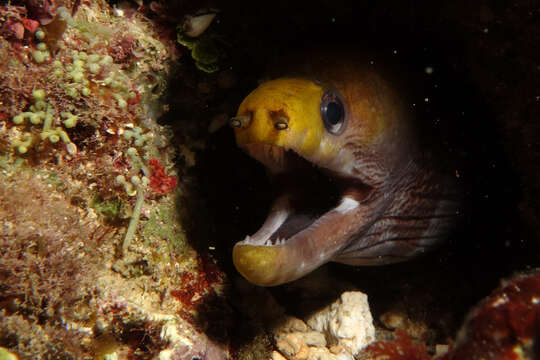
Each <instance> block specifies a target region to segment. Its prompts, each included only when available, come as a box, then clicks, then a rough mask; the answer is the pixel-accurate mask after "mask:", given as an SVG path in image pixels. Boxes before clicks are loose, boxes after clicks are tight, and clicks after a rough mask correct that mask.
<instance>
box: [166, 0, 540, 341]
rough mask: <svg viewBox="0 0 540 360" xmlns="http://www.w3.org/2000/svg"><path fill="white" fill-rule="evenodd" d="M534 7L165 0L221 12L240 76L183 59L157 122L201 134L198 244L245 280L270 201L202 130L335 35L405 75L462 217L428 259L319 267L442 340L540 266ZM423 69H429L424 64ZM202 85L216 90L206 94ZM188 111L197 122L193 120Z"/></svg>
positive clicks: (229, 56)
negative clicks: (503, 287)
mask: <svg viewBox="0 0 540 360" xmlns="http://www.w3.org/2000/svg"><path fill="white" fill-rule="evenodd" d="M537 5H538V4H535V3H534V2H533V1H515V2H505V1H488V0H484V1H475V2H470V1H469V2H465V1H458V2H450V1H447V2H434V1H343V0H333V1H323V0H318V1H317V0H315V1H313V0H311V1H267V2H258V1H251V2H248V1H245V2H238V1H233V2H223V3H215V2H214V3H210V2H209V3H207V4H201V3H200V2H189V1H187V2H182V3H175V2H170V4H169V6H170V7H171V9H176V10H174V11H177V12H178V13H186V11H187V12H189V11H192V10H196V9H197V8H201V7H204V6H210V7H216V8H218V9H219V10H220V13H219V15H218V18H217V21H216V22H215V23H214V24H212V27H211V29H209V31H215V32H216V33H218V34H220V35H221V36H223V42H222V43H221V44H222V45H221V46H222V51H223V57H222V60H221V67H222V69H223V71H227V72H229V73H232V74H234V77H235V81H236V83H235V86H234V87H232V88H229V89H226V90H224V89H218V88H216V89H213V88H212V84H216V82H217V79H218V78H219V76H220V73H221V72H218V73H216V74H210V75H208V74H204V73H201V72H195V71H191V72H190V70H192V69H190V68H189V66H188V68H187V70H185V71H184V72H182V71H180V73H179V75H178V79H179V81H178V83H177V84H176V85H173V87H172V91H171V102H172V104H173V105H172V107H171V112H170V113H169V115H168V117H167V118H166V119H164V120H163V121H164V122H165V123H169V124H173V125H174V126H175V127H176V129H177V133H178V137H179V141H182V137H183V136H185V134H186V129H188V132H189V134H190V136H193V137H195V138H200V139H203V140H204V142H205V144H206V146H205V147H204V148H202V149H201V150H200V151H199V152H198V153H197V165H196V166H195V167H194V169H193V173H191V174H185V175H186V176H188V175H189V176H193V179H194V180H193V187H194V188H196V189H197V191H198V193H199V194H200V195H201V198H202V202H200V203H198V204H196V205H194V206H197V207H198V210H199V211H200V213H201V214H203V213H204V214H205V215H204V216H202V215H201V217H200V223H197V224H194V226H193V233H194V234H195V238H198V239H199V240H198V241H197V244H195V245H196V246H199V247H200V248H204V249H206V248H207V247H208V245H212V246H215V247H216V250H215V251H214V252H213V255H214V257H215V258H216V259H217V261H218V264H219V265H220V267H221V268H222V269H224V270H225V271H226V272H227V273H228V274H229V276H230V278H231V279H235V278H237V277H238V274H237V273H236V271H235V270H234V267H233V266H232V261H231V249H232V246H233V245H234V243H235V242H236V241H239V240H242V239H243V238H244V237H245V235H246V234H251V233H253V232H255V231H256V230H257V229H258V228H259V226H260V225H261V224H262V221H263V220H264V218H265V216H266V212H267V210H268V206H269V204H270V201H271V200H272V189H271V187H270V186H269V184H268V181H267V179H266V177H265V171H264V169H263V168H262V166H260V165H259V164H257V163H256V162H255V161H253V160H252V159H250V158H248V157H247V156H246V155H244V154H243V153H242V152H241V151H239V150H238V149H237V148H236V147H235V144H234V137H233V133H232V131H231V130H230V129H228V128H224V129H221V130H219V131H218V132H216V133H214V134H208V133H207V132H206V124H207V123H208V122H209V121H210V119H211V118H212V117H214V116H216V115H218V114H223V113H225V114H227V115H228V116H234V114H235V110H236V107H237V106H238V105H239V104H240V102H241V101H242V99H243V98H244V97H245V96H246V95H247V94H248V93H249V92H250V91H251V90H252V89H254V88H255V87H256V86H257V82H258V81H259V80H261V79H264V78H265V73H266V71H267V68H268V66H269V65H273V67H274V68H275V67H276V66H277V67H278V68H279V65H280V64H279V63H276V61H277V60H276V59H277V58H280V57H281V56H284V55H287V54H289V53H300V54H301V53H302V51H303V50H304V49H308V48H309V49H312V48H314V47H315V48H317V47H319V48H320V51H321V52H324V51H328V50H327V49H328V48H330V47H331V46H330V45H336V44H339V45H340V46H341V47H344V48H350V49H354V51H363V52H365V53H366V54H374V56H376V57H377V59H381V58H384V59H385V61H387V62H389V63H390V64H393V65H394V66H395V69H396V73H397V74H402V75H403V79H401V81H400V82H401V83H402V85H401V86H402V87H401V91H403V92H406V94H405V93H404V96H407V97H408V98H409V99H411V101H412V102H414V103H415V104H417V106H416V110H415V111H416V114H417V118H418V121H420V122H421V123H423V124H424V125H425V127H424V129H425V131H424V132H423V133H422V134H421V135H422V137H423V140H426V141H425V142H426V143H430V142H433V141H427V140H429V139H431V140H432V139H440V141H439V140H437V141H436V142H437V143H440V144H442V145H443V147H444V148H445V149H446V150H447V151H446V153H445V154H446V155H445V156H448V157H449V158H444V157H443V158H441V159H440V163H441V164H445V163H449V164H453V163H454V162H457V164H458V165H457V167H456V169H457V170H458V171H459V176H460V181H461V182H462V185H463V188H464V191H465V203H464V217H463V219H462V222H461V223H460V225H459V227H458V228H457V229H456V231H455V233H454V234H453V235H452V237H451V238H450V239H449V241H448V243H447V244H446V245H445V246H443V247H442V248H441V249H439V250H437V251H435V252H432V253H430V254H428V255H427V256H425V257H423V258H420V259H417V260H414V261H411V262H407V263H402V264H396V265H389V266H381V267H349V266H343V265H339V264H329V265H327V266H326V267H325V269H324V270H323V271H325V274H326V275H325V276H327V277H328V278H329V279H336V281H342V280H343V281H348V282H351V283H353V284H354V286H356V287H358V288H359V289H360V290H362V291H364V292H366V293H367V294H368V295H369V300H370V304H371V306H372V308H373V311H374V315H375V317H377V316H378V315H380V314H381V313H382V312H384V311H385V310H387V309H388V307H390V306H393V305H395V304H396V303H398V302H402V303H403V304H405V307H406V308H407V311H408V312H409V313H410V314H411V317H413V318H419V319H423V320H424V321H426V322H427V323H428V324H429V325H430V326H431V327H432V328H435V329H436V330H437V331H438V336H439V337H440V338H444V337H446V336H453V335H454V332H455V330H456V329H457V327H458V325H459V324H460V323H461V321H462V319H463V317H464V315H465V313H466V311H467V310H468V309H470V307H471V306H472V305H473V304H475V303H476V302H477V301H478V300H479V299H481V298H482V297H485V296H486V295H488V294H489V292H490V291H491V290H492V289H494V288H495V287H496V286H497V285H498V284H499V282H500V280H501V278H504V277H508V276H510V275H512V274H513V273H515V272H518V271H526V270H527V269H531V268H534V267H536V266H538V264H539V254H540V251H539V249H540V247H539V243H540V240H539V236H538V234H539V228H540V211H539V210H540V203H539V201H538V199H540V181H539V177H540V171H539V167H540V138H539V137H540V132H539V127H540V116H539V111H538V108H539V103H540V101H539V97H540V92H539V89H540V87H539V84H540V83H539V81H538V76H539V72H540V70H539V68H538V64H539V63H540V62H539V60H540V58H539V53H538V44H540V27H539V24H538V21H539V16H540V12H539V9H538V6H537ZM171 11H173V10H171ZM327 55H329V56H331V55H332V54H327ZM184 57H187V58H189V57H188V56H184ZM187 60H189V59H187ZM187 60H186V59H184V60H183V61H185V62H186V63H188V61H187ZM283 65H286V64H283ZM426 67H432V68H433V70H434V71H433V73H432V74H426V72H425V69H426ZM201 84H203V85H205V84H206V85H208V84H209V85H210V90H209V91H207V90H205V91H203V92H201V91H200V90H201ZM403 84H408V85H409V86H408V87H407V86H403ZM203 89H205V88H204V87H203ZM426 97H428V98H429V99H430V100H429V102H427V103H426V102H424V98H426ZM194 121H195V122H197V123H198V124H203V126H200V125H199V126H195V127H194V126H193V125H192V124H193V122H194ZM182 134H184V135H182ZM208 239H211V240H210V244H209V241H208ZM330 281H332V280H330ZM232 292H233V293H234V289H233V290H232ZM272 293H273V294H274V295H275V296H276V298H277V299H278V301H279V302H280V303H281V304H282V305H283V306H285V308H286V310H287V311H289V312H292V313H296V314H299V313H302V309H306V307H305V306H304V305H303V304H304V303H303V302H302V301H299V299H300V300H301V299H305V298H308V297H319V298H321V299H326V298H332V297H333V296H335V295H336V294H334V293H332V292H328V290H327V286H325V285H324V284H321V291H320V292H319V293H317V291H313V289H309V290H306V288H305V287H302V286H296V285H295V284H292V285H286V286H282V287H278V288H275V289H272ZM231 296H232V297H234V295H231ZM293 299H294V300H293Z"/></svg>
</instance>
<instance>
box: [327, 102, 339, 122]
mask: <svg viewBox="0 0 540 360" xmlns="http://www.w3.org/2000/svg"><path fill="white" fill-rule="evenodd" d="M342 115H343V108H342V107H341V104H338V103H337V102H331V103H328V105H327V106H326V119H327V120H328V122H329V123H330V124H332V125H336V124H337V123H339V121H340V120H341V116H342Z"/></svg>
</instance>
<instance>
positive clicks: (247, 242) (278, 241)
mask: <svg viewBox="0 0 540 360" xmlns="http://www.w3.org/2000/svg"><path fill="white" fill-rule="evenodd" d="M285 242H286V240H285V239H284V238H277V239H276V240H275V241H272V240H270V239H269V238H268V239H266V240H265V241H264V242H263V243H262V244H261V242H260V241H256V239H254V238H252V237H251V236H249V235H246V237H245V239H244V240H243V241H241V243H242V244H244V245H258V246H261V245H262V246H282V245H285Z"/></svg>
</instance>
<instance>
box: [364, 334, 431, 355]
mask: <svg viewBox="0 0 540 360" xmlns="http://www.w3.org/2000/svg"><path fill="white" fill-rule="evenodd" d="M395 334H396V338H395V339H394V340H380V341H377V342H374V343H372V344H370V345H369V346H368V347H367V348H366V349H365V353H366V354H367V355H368V356H367V359H384V360H429V359H431V357H430V356H429V355H428V353H427V350H426V346H425V345H424V344H423V343H421V342H415V341H414V340H413V339H412V338H411V337H410V336H409V334H407V332H406V331H404V330H400V329H398V330H396V331H395Z"/></svg>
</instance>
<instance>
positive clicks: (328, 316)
mask: <svg viewBox="0 0 540 360" xmlns="http://www.w3.org/2000/svg"><path fill="white" fill-rule="evenodd" d="M307 324H308V325H309V326H310V327H311V328H312V329H314V330H317V331H320V332H323V333H325V334H327V336H328V337H329V339H330V340H331V342H332V343H338V344H340V345H341V346H343V347H344V348H345V349H346V350H347V351H348V352H349V353H350V354H352V355H355V354H357V353H358V352H359V351H360V350H361V349H362V348H363V347H365V346H366V345H368V344H369V343H371V342H372V341H373V340H374V338H375V328H374V327H373V319H372V317H371V312H370V310H369V305H368V301H367V295H365V294H363V293H361V292H359V291H356V292H352V291H351V292H344V293H343V294H341V296H340V298H339V299H338V300H337V301H336V302H334V303H332V304H331V305H329V306H328V307H326V308H325V309H323V310H320V311H318V312H317V313H315V314H313V315H311V316H310V318H309V319H308V320H307Z"/></svg>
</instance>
